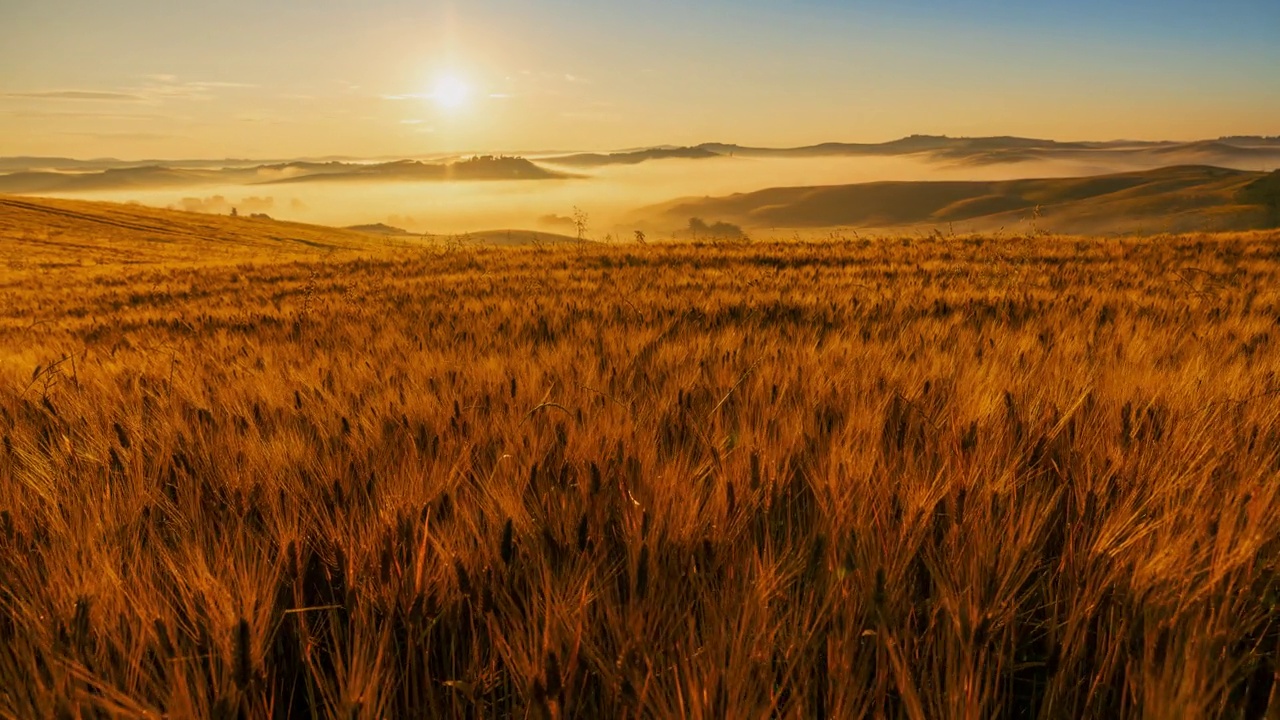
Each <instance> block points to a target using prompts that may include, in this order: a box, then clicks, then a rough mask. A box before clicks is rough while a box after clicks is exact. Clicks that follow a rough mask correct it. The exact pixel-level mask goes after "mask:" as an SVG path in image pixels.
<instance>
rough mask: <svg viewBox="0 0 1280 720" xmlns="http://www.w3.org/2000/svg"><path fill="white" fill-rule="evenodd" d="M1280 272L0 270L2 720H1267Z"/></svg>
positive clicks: (1087, 268)
mask: <svg viewBox="0 0 1280 720" xmlns="http://www.w3.org/2000/svg"><path fill="white" fill-rule="evenodd" d="M1278 241H1280V238H1278V237H1276V236H1263V235H1255V236H1234V237H1224V238H1214V237H1208V238H1162V239H1157V240H1152V241H1120V240H1056V239H1037V240H1034V241H1031V240H982V239H968V240H949V241H928V242H924V241H902V242H899V241H892V242H889V241H883V242H881V241H876V242H850V243H829V244H818V245H757V246H740V247H708V246H682V247H647V248H644V247H628V248H592V249H586V250H584V249H580V248H579V249H566V250H554V251H535V250H530V251H485V250H475V251H455V252H436V251H431V250H421V251H410V250H405V251H403V253H402V254H401V255H400V256H399V257H389V256H387V255H385V254H378V255H370V256H368V257H365V258H363V259H349V260H338V259H335V260H328V261H326V260H323V259H311V260H306V259H304V260H298V261H294V262H288V263H286V262H284V261H279V262H252V261H248V260H246V261H244V262H242V263H240V264H239V265H232V264H229V263H223V264H221V265H216V266H215V265H210V266H199V265H184V266H178V265H165V264H155V265H145V264H144V265H142V266H138V267H136V268H132V269H128V268H123V267H121V268H117V269H116V270H115V271H114V272H113V273H112V274H109V275H104V274H103V273H101V272H94V271H92V270H91V269H65V270H63V271H62V272H61V274H60V275H58V276H57V281H56V282H55V281H52V280H51V279H50V277H49V275H47V274H46V273H43V272H41V271H40V270H39V269H37V268H31V267H16V268H11V269H10V270H8V271H3V273H0V274H3V279H4V280H5V283H4V289H3V293H4V302H3V303H0V308H6V309H4V310H0V313H4V316H3V317H2V318H0V323H2V324H0V347H3V348H4V355H3V357H2V358H0V434H2V435H3V446H2V447H0V509H2V510H3V513H2V514H0V715H3V716H6V717H21V718H32V717H56V716H65V717H75V716H82V717H83V716H90V717H94V716H96V717H157V716H160V715H163V714H168V715H169V716H172V717H235V716H247V717H313V716H315V717H342V718H354V717H359V718H366V717H367V718H374V717H451V716H462V717H494V716H497V717H504V716H516V717H524V716H532V717H537V716H542V717H562V718H568V717H578V718H599V717H679V716H684V717H732V718H748V717H840V718H846V717H848V718H851V717H861V716H880V715H883V716H889V717H909V718H939V717H957V718H988V717H1044V718H1057V717H1098V718H1110V717H1120V716H1132V717H1139V716H1141V717H1161V718H1167V717H1184V718H1188V717H1249V718H1254V717H1256V718H1260V717H1264V716H1270V715H1268V713H1271V714H1274V713H1276V712H1280V684H1278V683H1277V682H1276V673H1277V652H1278V651H1280V605H1278V596H1280V579H1278V577H1277V572H1280V377H1277V371H1280V348H1278V347H1277V342H1278V341H1280V242H1278ZM4 273H7V274H4ZM62 358H66V359H65V360H62ZM60 360H61V361H60ZM59 361H60V362H59Z"/></svg>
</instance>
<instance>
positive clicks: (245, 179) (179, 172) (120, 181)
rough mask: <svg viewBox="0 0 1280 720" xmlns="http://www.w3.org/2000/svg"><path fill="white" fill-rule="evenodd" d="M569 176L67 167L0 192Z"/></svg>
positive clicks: (520, 170) (9, 180)
mask: <svg viewBox="0 0 1280 720" xmlns="http://www.w3.org/2000/svg"><path fill="white" fill-rule="evenodd" d="M565 177H571V176H570V175H568V174H566V173H562V172H556V171H554V170H548V169H547V168H544V167H541V166H539V165H537V164H535V163H533V162H530V161H529V160H526V159H524V158H519V157H502V156H492V155H483V156H477V157H473V158H470V159H467V160H461V161H458V162H453V163H426V162H420V161H417V160H399V161H394V162H385V163H373V164H361V163H351V162H342V161H330V162H311V161H295V162H286V163H271V164H261V165H250V166H227V167H170V166H165V165H141V166H130V167H112V168H106V169H97V170H80V169H73V168H71V167H70V166H65V165H64V166H63V168H62V169H54V170H35V171H32V170H27V171H20V172H12V173H8V174H4V175H0V193H15V194H42V193H68V192H94V191H102V190H142V189H159V188H178V187H196V186H200V185H229V184H235V185H269V184H279V183H298V182H313V181H317V180H328V181H339V180H347V181H368V180H399V181H425V180H437V181H438V180H550V179H556V178H565Z"/></svg>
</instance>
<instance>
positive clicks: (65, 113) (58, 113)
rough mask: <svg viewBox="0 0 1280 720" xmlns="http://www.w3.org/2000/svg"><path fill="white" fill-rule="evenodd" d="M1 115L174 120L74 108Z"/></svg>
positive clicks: (34, 117) (84, 118) (39, 117)
mask: <svg viewBox="0 0 1280 720" xmlns="http://www.w3.org/2000/svg"><path fill="white" fill-rule="evenodd" d="M0 115H3V116H5V117H18V118H31V119H37V120H54V119H58V118H69V119H76V120H172V119H174V118H173V117H171V116H168V115H156V114H151V113H113V112H95V111H84V112H79V111H74V110H4V111H0Z"/></svg>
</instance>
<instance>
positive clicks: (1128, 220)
mask: <svg viewBox="0 0 1280 720" xmlns="http://www.w3.org/2000/svg"><path fill="white" fill-rule="evenodd" d="M1260 177H1261V174H1260V173H1250V172H1243V171H1237V170H1226V169H1222V168H1214V167H1204V166H1182V167H1171V168H1164V169H1160V170H1153V171H1146V172H1135V173H1121V174H1115V175H1101V176H1094V177H1083V178H1064V179H1031V180H1012V181H998V182H997V181H992V182H987V181H981V182H977V181H975V182H875V183H861V184H856V185H836V186H824V187H787V188H770V189H767V190H760V191H757V192H751V193H739V194H735V195H730V196H727V197H718V198H710V197H708V198H685V199H680V200H674V201H671V202H669V203H665V204H662V205H658V206H654V207H650V208H646V209H644V210H641V211H639V212H637V213H636V218H637V220H648V221H650V222H654V223H656V224H658V225H662V226H665V227H677V226H683V225H684V224H685V223H687V222H688V220H689V218H691V217H699V218H705V219H707V220H718V221H727V222H732V223H736V224H739V225H743V226H745V227H750V228H813V227H852V228H876V229H884V228H906V227H913V226H920V225H929V224H940V223H963V224H964V227H965V229H973V230H994V229H997V228H1001V227H1013V226H1016V225H1018V224H1020V223H1027V222H1030V221H1031V220H1032V219H1033V217H1035V221H1036V224H1037V227H1038V228H1040V229H1044V230H1052V231H1057V232H1071V233H1107V232H1135V231H1149V232H1190V231H1200V230H1248V229H1256V228H1262V227H1267V226H1268V225H1269V224H1270V223H1269V220H1268V214H1267V209H1266V207H1265V206H1264V204H1263V201H1261V200H1257V199H1254V198H1253V197H1251V196H1249V195H1247V194H1243V193H1242V191H1243V190H1244V189H1245V188H1246V187H1247V186H1248V185H1249V184H1250V183H1252V182H1255V181H1257V180H1258V179H1259V178H1260Z"/></svg>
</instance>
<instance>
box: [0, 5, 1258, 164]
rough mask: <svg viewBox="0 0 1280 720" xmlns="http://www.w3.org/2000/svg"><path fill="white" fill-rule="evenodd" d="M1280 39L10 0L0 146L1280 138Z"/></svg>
mask: <svg viewBox="0 0 1280 720" xmlns="http://www.w3.org/2000/svg"><path fill="white" fill-rule="evenodd" d="M1277 36H1280V2H1276V1H1275V0H1270V1H1265V2H1264V1H1262V0H1224V1H1222V2H1216V3H1210V2H1193V1H1192V0H1166V1H1165V2H1160V3H1157V2H1150V1H1145V0H1144V1H1136V2H1111V3H1108V2H1099V1H1097V0H1085V1H1083V2H1070V3H1068V2H1049V1H1045V2H1034V3H1033V2H1019V3H1015V2H1001V1H998V0H963V1H961V2H940V1H937V0H906V1H905V2H902V1H900V2H889V1H888V0H868V1H864V2H831V1H828V0H799V1H797V2H786V3H784V2H776V1H773V0H739V1H738V2H726V1H724V0H704V1H703V2H698V3H692V2H675V1H674V0H649V1H648V2H645V3H636V2H626V3H623V2H606V1H598V2H593V3H582V2H570V1H568V0H542V1H537V2H535V1H534V0H473V1H471V2H421V1H418V2H409V1H407V0H363V1H362V2H353V1H350V0H312V1H307V2H303V1H302V0H284V1H277V2H270V3H256V2H248V1H247V0H224V2H222V3H216V4H215V3H195V2H186V1H179V2H157V1H155V0H116V1H114V2H110V3H102V2H90V1H88V0H7V1H6V2H4V3H3V4H0V137H2V138H5V139H4V140H0V143H3V144H4V147H0V154H17V153H57V154H78V155H83V154H116V155H124V156H173V155H182V154H194V155H210V154H212V155H248V154H252V155H257V156H262V155H288V154H317V153H352V154H402V153H418V152H431V151H437V150H439V151H444V150H460V149H482V148H492V149H533V148H550V147H587V148H610V147H627V146H636V145H644V144H657V143H696V142H702V141H709V140H716V141H730V142H741V143H754V144H774V145H786V144H802V143H807V142H819V141H825V140H851V141H852V140H885V139H891V138H893V137H898V136H901V135H905V134H909V133H916V132H920V133H943V134H951V135H986V134H1018V135H1034V136H1043V137H1056V138H1061V139H1114V138H1149V139H1156V138H1170V139H1194V138H1202V137H1215V136H1218V135H1223V134H1236V133H1241V134H1245V133H1248V134H1280V42H1277V41H1276V40H1275V38H1276V37H1277ZM445 77H449V78H452V80H450V82H455V83H460V84H463V85H465V86H466V88H467V90H468V92H467V95H466V98H465V101H464V102H458V103H447V104H446V103H440V102H436V101H435V100H437V99H438V98H435V94H433V88H435V87H438V86H440V83H441V79H442V78H445Z"/></svg>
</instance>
